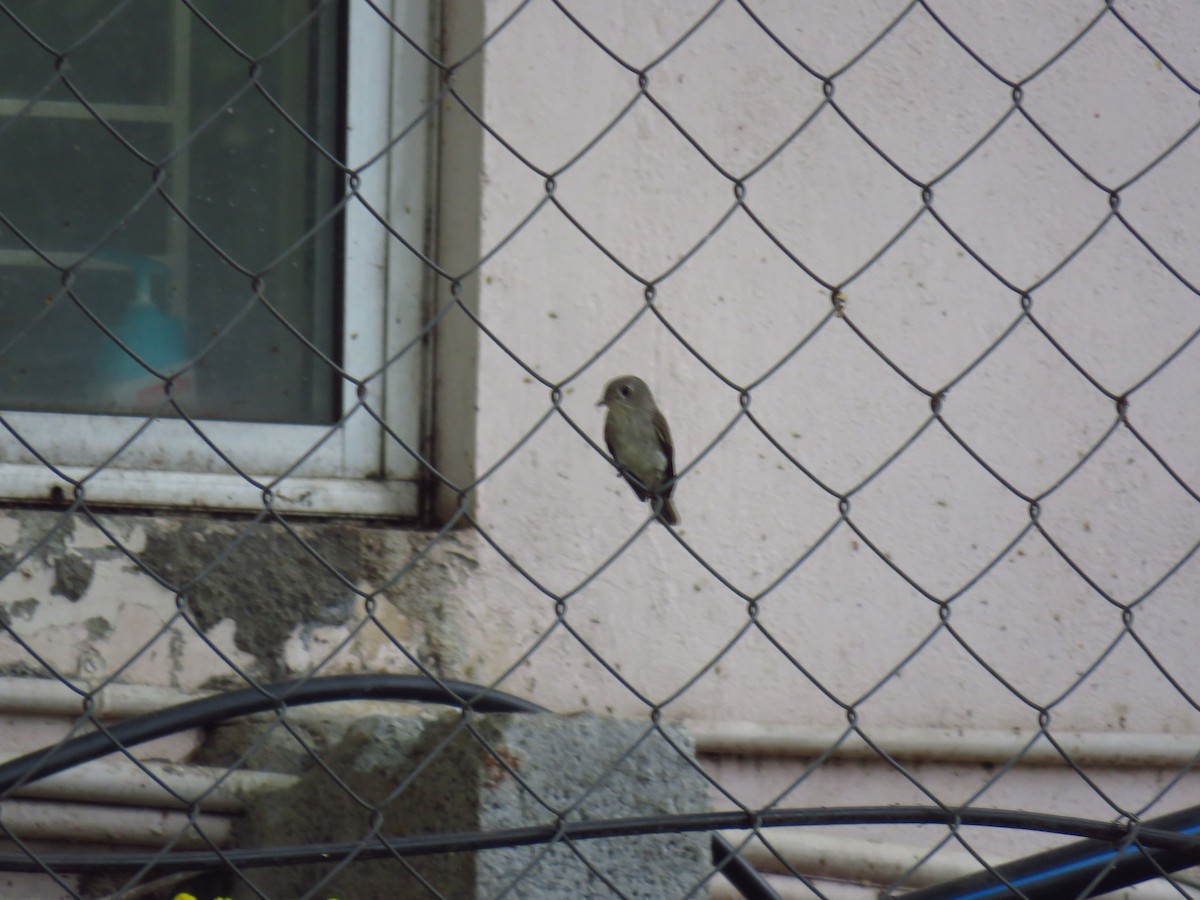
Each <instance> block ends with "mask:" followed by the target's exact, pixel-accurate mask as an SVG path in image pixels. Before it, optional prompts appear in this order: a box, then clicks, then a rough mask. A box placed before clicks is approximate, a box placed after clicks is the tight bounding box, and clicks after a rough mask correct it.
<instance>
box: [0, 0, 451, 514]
mask: <svg viewBox="0 0 1200 900" xmlns="http://www.w3.org/2000/svg"><path fill="white" fill-rule="evenodd" d="M190 6H191V8H189V5H186V4H183V3H162V2H161V0H133V2H130V3H127V4H123V5H118V6H117V7H116V8H115V11H114V4H113V3H112V2H110V0H62V2H56V3H42V2H38V0H19V2H11V3H9V4H7V7H8V9H7V11H8V18H5V17H4V16H0V44H3V46H4V47H5V52H4V54H3V55H2V56H0V167H2V168H3V171H4V172H5V173H6V177H5V178H4V179H2V180H0V409H2V410H3V412H2V415H3V417H4V422H5V423H6V425H7V426H8V429H7V430H5V431H3V432H0V495H2V496H5V497H19V498H29V497H44V496H46V495H47V493H49V492H50V491H52V490H53V489H54V488H56V487H57V488H59V489H62V490H68V491H69V486H68V485H67V484H65V483H64V482H63V481H62V480H61V479H60V478H59V477H58V476H56V475H55V474H54V472H53V471H52V470H51V469H50V468H48V467H47V465H46V463H47V462H48V463H52V464H53V465H55V466H57V467H60V468H61V470H62V471H63V472H64V473H65V474H67V475H68V477H71V478H82V477H85V476H89V475H90V476H91V477H90V478H89V480H88V481H87V491H88V496H89V497H90V498H93V499H95V500H98V501H106V502H118V503H122V502H128V503H147V504H188V505H199V506H206V507H218V508H222V507H224V508H255V507H257V506H259V505H260V504H261V492H260V490H259V489H258V488H256V487H255V486H254V485H253V484H251V483H250V482H248V481H247V480H246V479H245V478H243V477H242V475H240V474H239V473H238V470H240V471H241V472H244V473H247V474H249V475H251V476H253V477H254V478H255V479H257V480H259V481H260V482H261V483H264V484H266V483H269V482H270V481H271V480H272V479H273V478H275V477H276V476H278V475H280V474H283V473H289V474H288V477H287V479H286V481H285V482H284V483H282V484H281V485H280V486H279V488H278V489H277V490H276V494H277V502H278V503H280V504H281V505H283V506H284V507H290V508H294V509H302V510H313V511H332V512H363V513H371V514H407V513H412V512H415V508H416V490H415V484H414V479H415V477H416V473H417V466H416V463H415V461H414V460H413V459H412V457H411V456H410V455H409V454H407V453H405V452H403V450H402V449H401V448H399V447H398V446H396V445H395V443H394V442H392V441H385V440H384V433H383V429H382V428H381V427H380V426H379V425H378V423H377V422H376V420H375V419H374V418H373V417H372V416H371V415H369V414H367V412H366V411H365V410H363V409H357V410H356V408H355V404H356V403H357V402H358V394H357V388H356V385H355V384H354V383H353V382H352V381H351V380H349V379H347V378H344V377H342V375H341V372H340V371H339V370H345V371H346V372H349V373H351V375H352V376H354V377H361V378H367V377H368V376H372V375H374V373H377V372H380V370H381V369H382V370H383V372H382V374H380V375H377V376H375V377H371V378H370V380H369V381H368V390H367V395H366V402H368V403H370V404H371V407H372V409H373V410H374V411H375V412H377V413H378V414H379V415H380V416H381V417H382V418H384V419H385V420H386V421H387V422H388V423H389V427H391V428H392V430H393V431H394V432H395V433H396V434H398V435H399V436H400V437H401V439H402V440H404V441H405V442H406V443H407V444H408V445H409V446H412V447H415V446H417V444H418V429H419V413H420V382H421V363H420V359H419V357H418V355H417V352H416V351H412V352H408V353H405V354H403V355H401V356H400V357H399V358H398V359H395V360H394V361H393V362H392V363H391V364H389V365H387V366H386V368H384V363H385V361H387V360H390V359H392V358H393V357H394V356H395V354H396V351H397V349H398V348H401V347H404V346H406V345H407V344H408V343H409V342H410V341H411V340H412V338H413V336H414V335H415V334H416V333H417V330H416V329H417V326H418V324H419V321H420V313H421V297H422V287H421V285H422V271H421V267H420V265H419V263H418V262H417V261H416V260H415V259H414V258H413V257H412V254H411V253H410V252H409V251H408V250H406V249H405V248H404V247H403V245H402V244H400V243H399V242H397V241H395V240H394V239H392V238H390V237H389V234H388V231H387V229H385V228H384V227H383V225H381V223H380V221H379V218H384V219H385V220H386V221H387V222H388V223H389V225H390V226H391V227H392V228H394V229H395V230H396V231H398V232H399V233H401V234H405V235H407V236H409V237H410V238H412V239H413V241H414V243H416V244H418V245H419V244H420V243H421V242H422V239H423V237H422V236H423V231H424V223H425V218H426V217H425V208H426V205H427V190H426V178H425V172H426V171H427V168H428V167H427V165H426V163H427V152H428V149H427V141H428V135H427V134H426V133H425V130H424V129H423V128H422V127H418V128H414V129H411V130H409V131H406V130H405V129H406V128H407V126H409V125H411V124H412V123H414V122H417V121H419V120H422V114H423V112H424V110H425V105H426V104H427V103H428V102H429V100H428V71H427V68H428V67H427V66H426V65H425V64H423V63H422V61H421V60H420V57H419V55H418V54H416V53H415V52H414V51H412V49H411V48H410V47H409V46H408V45H407V43H406V42H405V41H404V40H403V38H401V37H400V36H399V35H397V34H396V33H395V32H394V31H393V30H392V28H391V27H390V26H389V25H388V23H387V22H385V21H384V20H383V19H382V18H381V17H380V15H379V14H378V13H377V12H376V11H375V10H373V9H372V8H371V6H370V5H368V4H357V3H356V4H341V3H317V2H312V3H301V2H296V0H256V2H254V3H243V2H240V0H196V2H194V3H192V4H191V5H190ZM396 7H397V9H396V13H397V15H398V16H399V17H400V18H401V19H402V21H397V22H396V24H397V25H398V26H399V27H400V28H401V29H403V30H404V31H405V33H406V34H407V35H408V36H409V37H414V38H415V39H416V40H418V41H422V42H423V41H424V38H425V37H426V36H427V35H428V33H429V29H428V7H427V6H425V5H424V4H419V3H417V4H413V3H404V4H396ZM400 133H404V137H403V139H401V140H399V141H395V142H394V144H393V143H392V139H393V138H394V137H395V136H396V135H397V134H400ZM342 160H345V161H346V162H348V164H349V165H350V166H351V167H354V168H355V169H356V171H357V178H356V179H354V180H353V183H352V180H351V179H350V178H349V177H348V176H347V174H346V173H345V172H344V170H343V169H342V167H341V166H340V164H339V161H342ZM14 175H15V177H14ZM114 338H115V340H114ZM122 345H124V346H122ZM151 370H153V371H151ZM155 373H160V374H161V375H163V376H166V377H167V378H169V379H171V382H170V385H171V388H170V394H171V398H173V400H174V405H173V404H172V402H171V400H169V399H168V398H167V395H166V393H165V391H164V381H163V379H162V378H160V377H159V375H158V374H155ZM179 411H182V413H183V416H180V415H179ZM310 451H311V452H310ZM298 462H299V465H297V463H298ZM98 467H99V468H98ZM293 467H295V468H294V469H293Z"/></svg>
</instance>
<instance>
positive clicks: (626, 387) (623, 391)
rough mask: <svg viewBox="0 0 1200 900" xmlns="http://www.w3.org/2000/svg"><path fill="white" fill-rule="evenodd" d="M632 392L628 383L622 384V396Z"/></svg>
mask: <svg viewBox="0 0 1200 900" xmlns="http://www.w3.org/2000/svg"><path fill="white" fill-rule="evenodd" d="M630 393H631V392H630V390H629V385H627V384H623V385H621V396H622V397H628V396H629V394H630Z"/></svg>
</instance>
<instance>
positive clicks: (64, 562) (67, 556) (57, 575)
mask: <svg viewBox="0 0 1200 900" xmlns="http://www.w3.org/2000/svg"><path fill="white" fill-rule="evenodd" d="M95 574H96V567H95V566H94V565H92V563H90V562H88V561H87V560H86V559H84V558H83V557H82V556H78V555H77V554H75V553H64V554H63V555H62V556H60V557H58V559H56V560H55V561H54V585H53V586H52V587H51V588H50V593H52V594H58V595H59V596H60V597H66V598H67V599H68V600H70V601H71V602H74V601H76V600H78V599H79V598H80V597H82V596H83V595H84V594H86V593H87V589H88V588H89V587H90V586H91V584H92V578H93V576H95Z"/></svg>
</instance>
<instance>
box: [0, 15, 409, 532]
mask: <svg viewBox="0 0 1200 900" xmlns="http://www.w3.org/2000/svg"><path fill="white" fill-rule="evenodd" d="M379 5H380V7H381V8H382V9H383V10H385V11H388V12H390V14H391V17H392V21H393V22H395V23H396V24H397V25H398V26H399V27H400V28H401V29H402V30H403V31H404V32H405V33H406V34H408V35H410V36H412V37H413V38H414V39H415V40H416V41H418V42H420V43H421V44H422V46H428V38H429V36H430V34H431V33H432V21H431V10H430V7H429V0H419V2H413V0H393V2H391V3H386V2H385V3H380V4H379ZM389 7H390V10H389ZM347 41H348V46H347V67H348V72H347V78H346V84H347V95H348V96H347V97H345V98H344V102H345V103H346V129H347V133H346V158H347V160H348V161H349V162H350V165H351V166H357V165H361V164H363V163H365V162H366V161H367V160H369V159H371V158H372V157H373V156H374V155H375V154H377V153H378V152H379V151H380V150H381V149H382V148H383V147H385V146H386V145H387V143H388V141H389V139H390V136H391V135H394V134H396V133H397V132H398V131H399V130H401V129H403V128H404V127H406V126H407V125H408V124H409V123H411V122H413V121H414V120H415V119H417V118H418V117H419V116H420V115H421V114H422V111H423V110H424V109H425V108H426V105H427V103H428V102H429V96H430V87H431V85H430V79H429V75H428V63H426V62H424V61H423V60H421V59H419V58H418V56H417V54H415V53H414V52H413V50H412V48H411V47H409V46H408V45H407V44H406V43H405V41H404V40H403V38H401V37H399V36H398V35H396V34H395V33H394V32H393V31H392V30H391V29H390V28H388V27H386V24H385V23H384V22H382V21H381V20H380V18H379V16H378V14H377V13H375V12H374V11H373V10H372V9H371V8H370V6H369V5H368V4H365V3H352V4H351V6H350V9H349V21H348V28H347ZM430 127H431V126H430V123H429V121H428V117H427V119H426V121H425V122H423V123H422V125H421V126H420V129H423V131H421V130H417V131H414V132H413V133H410V134H409V135H408V136H407V137H406V138H405V139H404V140H403V141H400V142H399V143H398V144H397V145H396V146H395V147H393V148H392V149H391V150H390V152H389V153H388V154H387V155H386V156H384V157H382V158H381V159H379V160H378V161H377V162H376V163H375V164H374V165H372V166H371V167H370V168H369V169H367V170H366V171H365V172H363V173H362V176H361V183H360V186H359V193H360V194H362V196H363V197H364V198H365V199H367V200H368V201H369V202H370V203H371V205H372V206H373V207H374V208H375V209H376V210H379V211H381V212H383V213H384V214H385V215H386V216H387V219H388V221H389V222H391V223H392V224H393V225H394V226H395V227H396V228H397V230H398V231H399V232H400V233H401V234H405V235H424V232H425V227H426V225H425V223H426V210H427V208H428V206H429V202H430V183H431V178H430V175H429V173H430V166H429V154H430V150H429V143H430V142H429V134H430V131H429V129H430ZM344 235H345V236H344V242H345V244H344V254H343V258H344V261H345V263H344V272H343V291H344V293H343V297H344V302H343V320H342V332H343V345H342V353H343V355H342V359H343V367H344V368H345V369H346V370H347V371H348V372H350V373H351V374H352V375H355V376H358V377H361V376H365V375H367V374H369V373H371V372H374V371H376V370H378V368H379V367H380V366H381V365H382V364H383V363H384V361H385V360H387V359H389V358H390V357H391V356H392V355H394V354H395V353H396V352H398V351H399V350H400V349H401V348H403V347H405V346H406V345H408V344H409V343H410V342H411V341H413V340H414V339H415V338H417V336H418V335H419V332H420V327H421V321H422V312H423V306H424V292H425V281H426V279H425V272H424V270H423V266H422V264H421V263H420V262H419V261H418V260H416V259H414V258H413V255H412V254H411V253H410V252H409V251H408V250H407V249H405V248H404V247H403V246H401V245H400V244H399V243H398V242H397V241H395V240H393V239H392V238H391V237H390V236H389V235H388V234H387V232H386V230H385V229H384V228H383V227H382V226H381V225H380V224H379V222H378V221H377V220H376V219H375V218H374V216H372V215H371V213H369V212H368V211H367V210H366V209H365V208H364V207H363V206H362V205H361V204H358V203H357V202H354V201H351V203H350V204H349V205H348V206H347V207H346V214H345V229H344ZM423 370H424V361H423V356H422V350H421V348H420V347H419V346H418V347H413V348H412V349H410V350H409V351H408V352H407V353H406V354H405V355H404V356H402V357H400V358H399V359H397V360H396V361H395V362H393V363H392V364H391V365H390V366H389V367H388V369H387V371H386V374H385V375H384V376H383V377H381V378H378V379H375V380H373V381H372V382H371V385H370V390H369V394H368V398H369V401H370V402H371V404H372V407H373V408H374V409H375V410H376V411H377V412H379V413H380V414H381V415H382V416H383V418H384V420H385V421H387V422H388V424H389V427H391V428H392V430H393V431H394V432H396V434H397V435H398V436H399V437H400V438H401V439H402V440H403V441H404V442H405V443H406V444H407V445H408V446H409V447H412V448H414V449H416V448H418V447H419V446H420V432H421V409H422V405H423V404H422V402H421V398H422V383H423V378H424V371H423ZM381 394H382V396H381ZM342 402H343V409H344V410H347V409H350V408H352V407H353V405H354V404H355V403H356V402H357V394H356V390H355V388H354V386H353V385H351V384H348V383H347V384H344V385H343V389H342ZM2 403H3V400H2V399H0V405H2ZM0 415H3V417H4V419H5V420H6V421H7V422H8V423H9V424H10V425H11V426H12V427H13V428H14V429H15V430H16V431H17V432H18V433H19V434H20V435H21V436H22V437H23V438H24V439H25V440H26V441H28V442H29V444H30V445H31V446H32V447H33V448H35V449H36V450H37V451H38V453H39V454H41V455H42V456H43V457H44V458H45V459H46V460H47V461H48V462H50V463H51V464H53V465H54V466H55V467H56V468H57V469H58V470H59V471H60V472H61V473H62V474H63V475H65V476H66V477H67V478H69V479H73V480H77V481H83V480H84V479H86V482H85V489H86V497H87V499H88V501H89V502H93V503H100V504H116V505H137V506H167V507H173V506H184V507H190V508H209V509H228V510H254V509H261V508H262V505H263V494H262V490H261V489H260V488H257V487H255V486H254V485H253V484H251V483H250V482H248V481H247V480H246V479H245V478H243V477H242V476H241V475H239V474H237V473H236V472H234V471H233V470H231V469H230V468H229V466H228V465H227V464H226V463H224V462H223V461H222V460H221V459H220V458H219V457H218V456H217V455H216V454H215V453H213V451H212V450H211V449H210V448H207V447H206V446H205V445H204V444H203V442H202V441H201V440H200V438H199V437H198V436H197V435H196V434H195V432H194V431H193V430H192V428H191V427H190V426H189V425H188V424H187V423H186V422H184V421H181V420H178V419H169V418H162V419H154V420H153V421H152V422H151V423H150V424H149V425H148V426H146V419H144V418H142V417H134V416H100V415H81V414H64V413H35V412H20V411H12V412H9V411H3V410H2V409H0ZM198 424H199V425H200V427H202V429H203V430H204V432H205V434H206V435H207V436H208V437H209V439H210V440H212V441H213V443H215V444H216V445H217V446H218V447H220V448H222V449H223V450H225V451H227V452H228V454H229V455H230V457H231V458H232V459H233V460H234V461H235V462H236V463H237V465H238V466H239V467H240V468H241V469H242V471H244V472H246V473H247V474H249V475H250V476H252V477H253V478H254V479H255V480H257V481H258V482H260V483H261V484H263V485H269V484H271V482H272V481H273V480H274V479H275V478H276V477H277V475H278V474H280V473H282V472H284V471H286V470H287V469H288V468H289V467H290V466H292V465H293V464H294V463H295V462H296V460H297V459H299V458H300V457H302V456H303V455H304V454H305V453H306V452H307V451H308V450H309V449H310V448H312V447H313V446H314V445H315V444H317V443H318V442H319V441H321V440H322V438H325V441H324V443H323V444H322V445H321V446H320V448H319V449H318V450H317V451H316V452H315V453H313V455H312V456H311V457H310V458H308V459H307V460H305V462H304V463H303V465H302V466H301V467H300V468H299V469H297V472H296V474H294V475H290V476H288V477H287V478H286V479H284V480H283V481H282V482H281V483H280V484H279V485H278V486H276V487H274V488H273V490H272V497H273V499H272V503H273V506H274V507H275V508H277V509H280V510H282V511H293V512H311V513H331V514H337V513H344V514H357V515H377V516H412V515H415V514H416V513H417V501H418V497H417V478H418V475H419V474H420V473H419V468H420V467H419V464H418V462H417V460H415V459H414V458H413V457H412V455H411V454H409V453H407V452H405V451H404V450H403V448H401V447H400V446H398V445H397V444H396V443H395V442H394V441H392V440H391V439H390V438H386V435H385V434H384V432H383V429H382V428H381V427H380V426H379V425H378V423H377V422H376V421H375V420H374V419H373V418H371V417H370V416H369V415H368V414H367V413H366V412H365V411H363V410H358V411H357V412H355V413H354V415H353V416H351V417H350V419H349V420H348V421H347V422H346V423H345V425H343V426H342V427H340V428H334V427H332V426H326V425H286V424H269V423H254V422H225V421H209V420H204V421H203V422H199V423H198ZM144 426H145V431H144V432H143V433H142V434H141V435H140V436H139V437H138V438H137V440H136V441H135V442H134V443H133V444H132V445H131V446H130V447H128V448H127V449H126V450H125V451H124V452H123V453H121V454H120V456H118V457H117V458H116V459H115V460H113V461H111V462H108V463H107V464H106V460H107V458H108V457H109V456H111V455H112V453H113V452H114V451H115V450H116V449H117V448H118V447H120V446H121V444H122V443H123V442H125V441H126V440H128V439H129V437H130V436H131V435H133V434H134V433H135V432H137V430H138V429H139V428H142V427H144ZM331 432H332V433H331ZM385 438H386V439H385ZM72 490H73V486H72V484H71V483H70V482H68V481H64V480H63V478H61V477H59V475H57V474H55V472H54V471H53V470H52V469H50V468H49V467H47V466H46V465H45V464H43V463H42V462H41V461H39V460H38V459H37V457H36V456H35V455H33V454H31V453H30V452H29V451H28V450H27V449H26V448H25V447H24V446H22V444H21V442H20V441H18V440H16V439H15V438H14V437H13V435H12V434H11V433H9V431H8V430H7V429H3V428H0V498H3V499H10V500H45V499H48V498H52V497H56V496H61V495H62V494H65V495H66V496H67V497H68V498H69V497H70V496H71V494H72ZM60 492H61V493H60Z"/></svg>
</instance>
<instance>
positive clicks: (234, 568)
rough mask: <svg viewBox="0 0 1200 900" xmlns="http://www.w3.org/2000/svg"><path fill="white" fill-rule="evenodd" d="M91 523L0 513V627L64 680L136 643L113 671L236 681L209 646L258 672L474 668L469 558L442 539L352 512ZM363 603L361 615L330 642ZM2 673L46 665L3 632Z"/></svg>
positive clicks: (97, 667)
mask: <svg viewBox="0 0 1200 900" xmlns="http://www.w3.org/2000/svg"><path fill="white" fill-rule="evenodd" d="M97 520H98V521H99V523H100V524H101V525H102V526H103V527H102V528H101V527H97V524H96V521H93V520H90V519H89V518H88V517H87V516H86V515H84V514H82V513H70V512H56V511H51V510H9V511H5V512H2V513H0V533H3V534H4V535H5V536H7V537H8V538H10V539H9V540H7V541H6V542H5V544H4V546H3V549H0V623H8V624H11V625H12V626H13V628H14V630H15V631H16V633H17V634H19V636H20V638H21V640H22V641H25V642H27V644H28V645H29V646H30V647H32V648H33V649H34V650H35V651H36V652H37V653H38V654H39V655H40V656H41V657H42V659H44V660H45V661H46V663H48V664H49V666H51V667H52V668H53V669H54V672H55V673H57V674H60V675H62V676H64V677H68V678H76V679H83V680H88V681H95V680H97V679H102V678H104V677H106V676H107V675H109V674H110V673H111V672H113V671H114V670H115V669H117V668H118V667H120V666H122V665H123V664H124V663H125V662H126V661H127V660H129V659H130V658H131V657H133V656H134V655H135V654H139V651H140V655H138V656H137V661H136V662H135V663H134V664H133V665H132V666H130V667H129V668H127V669H125V670H124V671H123V672H122V676H121V678H122V680H123V681H128V682H133V683H140V684H163V685H171V686H175V687H183V688H196V687H224V686H238V687H241V686H244V682H243V681H242V680H241V679H240V677H239V676H238V675H236V673H235V672H234V670H233V669H232V668H231V667H230V666H229V664H228V663H227V662H226V661H225V660H223V659H222V658H221V656H220V655H218V654H216V653H214V652H213V650H212V648H211V647H210V646H209V644H208V642H212V644H213V645H215V646H216V647H217V648H218V649H219V650H220V652H221V653H223V654H225V655H227V656H228V657H229V658H230V659H231V660H233V661H234V662H235V663H236V664H237V665H238V666H239V667H241V668H242V669H243V670H244V671H246V672H249V673H250V674H252V675H254V676H255V677H258V678H262V679H267V680H270V679H276V678H284V677H288V676H289V675H292V674H294V673H297V672H307V671H310V670H311V668H312V666H313V665H314V664H317V663H321V662H322V661H325V662H326V664H325V667H324V669H323V671H325V672H326V673H335V672H353V671H364V670H374V671H391V672H397V671H414V670H415V669H416V666H415V665H414V662H413V660H414V659H415V660H417V661H418V662H420V664H421V665H422V666H425V667H426V668H428V669H430V670H432V671H434V672H436V673H437V674H440V675H444V676H447V677H460V678H470V677H471V676H472V670H473V666H472V663H471V656H470V652H469V650H468V649H467V648H468V647H469V642H468V641H467V640H465V639H464V637H463V622H464V619H465V617H466V615H467V614H466V613H465V612H464V608H465V606H464V598H465V597H466V591H465V586H466V584H467V581H468V575H469V573H470V572H471V571H473V570H474V568H476V563H475V561H474V559H473V558H472V552H471V550H470V548H469V547H468V546H467V545H466V544H465V543H463V542H462V541H460V540H459V539H458V538H457V537H455V536H453V535H451V536H449V537H444V538H443V539H442V540H441V541H439V543H438V545H437V546H436V547H434V548H433V549H432V551H431V552H429V553H428V554H425V555H422V551H423V550H424V549H425V547H426V544H427V542H428V540H429V537H430V536H429V535H426V534H423V533H421V532H415V531H402V530H400V529H395V528H385V527H378V526H373V525H369V524H366V523H362V522H357V521H333V522H303V521H298V522H295V523H290V524H291V529H290V530H289V529H287V528H284V527H282V526H281V525H278V524H276V523H269V522H268V523H257V524H256V523H254V522H251V521H249V520H247V519H245V518H216V517H208V516H199V515H187V514H184V515H173V516H168V515H157V516H145V515H136V514H108V513H106V514H101V515H98V517H97ZM418 557H420V558H418ZM135 558H136V562H135V561H134V559H135ZM180 601H182V602H180ZM177 603H178V606H181V607H182V608H183V609H184V610H186V613H187V616H188V617H189V618H190V621H188V620H187V619H185V618H184V617H183V616H180V615H179V614H178V610H177ZM368 607H370V608H372V609H373V611H374V619H375V621H374V622H371V623H368V624H367V626H366V627H363V628H361V629H359V630H358V631H357V632H356V633H354V634H353V637H352V639H351V640H350V642H349V643H348V644H346V645H345V646H344V647H342V646H339V645H340V644H341V643H342V642H343V641H345V640H346V639H347V638H348V637H350V636H351V633H352V632H354V629H355V628H356V627H357V626H359V624H360V623H362V622H363V620H364V619H365V618H366V615H367V610H368ZM201 635H203V637H201ZM401 647H403V649H401ZM143 648H144V649H143ZM331 655H332V658H329V657H330V656H331ZM410 657H411V658H410ZM0 671H3V672H5V673H6V674H20V673H22V672H28V673H29V674H36V675H39V676H41V677H46V676H47V675H49V674H51V673H48V672H47V671H45V669H44V668H43V667H42V666H41V665H38V664H36V663H35V661H34V660H33V659H32V658H31V656H30V654H29V653H28V652H27V651H26V650H25V649H24V648H23V647H21V646H20V644H19V643H18V642H17V641H14V640H12V639H11V637H10V636H8V635H5V634H2V633H0Z"/></svg>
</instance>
